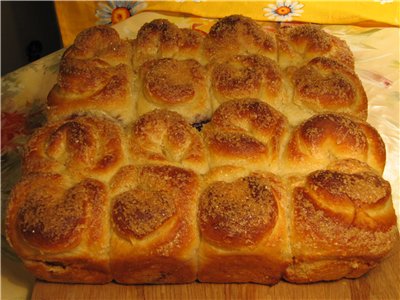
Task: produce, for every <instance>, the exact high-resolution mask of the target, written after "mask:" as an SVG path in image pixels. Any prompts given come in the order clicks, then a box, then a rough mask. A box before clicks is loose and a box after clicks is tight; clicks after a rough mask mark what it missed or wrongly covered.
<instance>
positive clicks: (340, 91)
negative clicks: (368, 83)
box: [292, 57, 368, 120]
mask: <svg viewBox="0 0 400 300" xmlns="http://www.w3.org/2000/svg"><path fill="white" fill-rule="evenodd" d="M292 80H293V83H294V102H295V103H296V104H298V105H300V106H305V107H307V108H309V109H311V110H313V111H314V112H315V113H321V112H329V111H334V112H342V113H347V114H349V115H352V116H354V117H358V118H360V119H363V120H366V119H367V111H368V100H367V95H366V94H365V91H364V88H363V86H362V84H361V81H360V79H359V78H358V76H357V75H356V74H355V73H354V72H353V71H352V70H351V69H349V68H347V67H346V66H343V65H341V64H339V63H338V62H337V61H335V60H332V59H330V58H326V57H317V58H314V59H312V60H311V61H310V62H309V63H308V64H307V65H305V66H303V67H301V68H299V69H298V70H296V71H295V72H294V74H293V77H292Z"/></svg>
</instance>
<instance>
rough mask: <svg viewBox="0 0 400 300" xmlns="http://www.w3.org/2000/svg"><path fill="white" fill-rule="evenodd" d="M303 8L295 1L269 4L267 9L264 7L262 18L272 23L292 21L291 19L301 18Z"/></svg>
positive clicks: (287, 0)
mask: <svg viewBox="0 0 400 300" xmlns="http://www.w3.org/2000/svg"><path fill="white" fill-rule="evenodd" d="M303 6H304V5H303V4H301V3H299V2H297V1H294V2H292V1H291V0H286V1H276V4H269V5H268V7H264V11H265V14H264V16H265V17H267V18H268V19H270V20H274V21H280V22H287V21H292V19H293V17H298V16H301V14H302V13H303V10H302V8H303Z"/></svg>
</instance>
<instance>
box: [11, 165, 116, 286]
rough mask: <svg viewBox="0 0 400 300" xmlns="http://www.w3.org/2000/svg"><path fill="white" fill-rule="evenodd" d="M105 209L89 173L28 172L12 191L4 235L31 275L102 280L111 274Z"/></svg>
mask: <svg viewBox="0 0 400 300" xmlns="http://www.w3.org/2000/svg"><path fill="white" fill-rule="evenodd" d="M107 214H108V195H107V188H106V186H105V185H104V184H103V183H101V182H99V181H97V180H94V179H90V178H87V179H84V180H82V181H79V182H76V181H74V180H73V178H70V177H68V176H66V175H65V174H64V175H60V174H51V173H37V174H32V175H28V176H25V177H23V179H22V180H21V181H20V182H19V183H18V184H17V185H16V186H15V188H14V189H13V191H12V194H11V198H10V202H9V206H8V213H7V218H6V231H7V238H8V241H9V243H10V245H11V246H12V247H13V248H14V249H15V251H16V252H17V253H18V255H19V256H20V257H21V258H22V260H23V262H24V264H25V266H26V267H27V268H28V269H29V270H30V271H31V272H32V273H33V274H34V275H35V276H36V277H37V278H40V279H43V280H48V281H53V282H77V283H78V282H79V283H82V282H83V283H105V282H109V281H111V279H112V277H111V273H110V267H109V256H108V252H109V241H110V234H109V232H110V229H109V228H110V224H109V219H108V215H107ZM93 253H96V255H95V256H94V255H93Z"/></svg>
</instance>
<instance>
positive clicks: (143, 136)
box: [130, 110, 208, 174]
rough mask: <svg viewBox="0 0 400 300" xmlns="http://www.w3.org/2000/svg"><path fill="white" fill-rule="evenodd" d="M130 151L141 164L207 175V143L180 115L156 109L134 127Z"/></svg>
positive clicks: (140, 119) (144, 116)
mask: <svg viewBox="0 0 400 300" xmlns="http://www.w3.org/2000/svg"><path fill="white" fill-rule="evenodd" d="M130 150H131V154H132V156H133V159H134V160H135V161H137V162H138V163H151V162H153V163H162V164H172V165H176V166H180V167H184V168H190V169H193V170H196V171H197V172H199V173H201V174H203V173H205V172H206V171H207V170H208V161H207V157H206V152H205V147H204V143H203V140H202V139H201V137H200V135H199V133H198V132H197V130H196V129H195V128H193V127H192V126H190V125H189V123H188V122H187V121H186V120H185V119H184V118H183V117H182V116H180V115H179V114H178V113H175V112H172V111H168V110H153V111H151V112H149V113H147V114H144V115H143V116H141V117H140V118H139V119H138V120H137V121H136V122H135V123H134V124H133V126H132V130H131V137H130Z"/></svg>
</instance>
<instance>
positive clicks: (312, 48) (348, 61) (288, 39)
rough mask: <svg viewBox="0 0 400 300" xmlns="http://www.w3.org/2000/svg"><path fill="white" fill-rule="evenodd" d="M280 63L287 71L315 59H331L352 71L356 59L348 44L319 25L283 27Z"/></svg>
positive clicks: (278, 34) (278, 38)
mask: <svg viewBox="0 0 400 300" xmlns="http://www.w3.org/2000/svg"><path fill="white" fill-rule="evenodd" d="M277 42H278V53H279V55H278V61H279V65H280V66H281V67H282V68H283V69H285V68H287V67H290V66H294V67H300V66H302V65H305V64H306V63H308V62H309V61H310V60H312V59H313V58H315V57H321V56H323V57H329V58H332V59H334V60H336V61H338V62H339V63H340V64H343V65H345V66H347V67H349V68H350V69H354V58H353V54H352V53H351V50H350V48H349V47H348V46H347V44H346V42H345V41H343V40H341V39H339V38H337V37H335V36H333V35H331V34H329V33H327V32H325V31H323V30H322V29H321V28H320V27H318V26H317V25H311V24H310V25H300V26H299V25H294V26H291V25H289V26H281V27H280V28H279V30H278V33H277Z"/></svg>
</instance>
